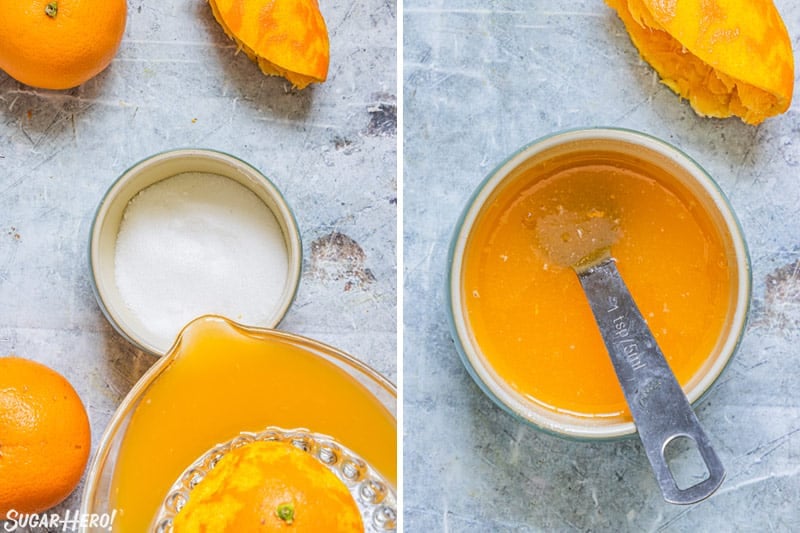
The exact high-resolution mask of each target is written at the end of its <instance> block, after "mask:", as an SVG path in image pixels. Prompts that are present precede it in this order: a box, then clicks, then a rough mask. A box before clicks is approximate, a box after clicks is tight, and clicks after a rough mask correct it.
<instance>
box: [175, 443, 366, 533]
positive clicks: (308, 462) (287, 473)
mask: <svg viewBox="0 0 800 533" xmlns="http://www.w3.org/2000/svg"><path fill="white" fill-rule="evenodd" d="M281 512H284V513H286V514H285V515H284V517H283V518H281V516H279V514H280V513H281ZM203 530H205V531H222V530H225V531H282V530H291V531H293V532H294V533H302V532H315V531H319V532H323V531H338V532H342V533H344V532H346V531H351V532H353V533H357V532H361V531H363V530H364V525H363V523H362V521H361V514H360V512H359V510H358V506H357V505H356V502H355V500H353V497H352V495H351V494H350V492H349V491H348V489H347V486H346V485H345V484H344V483H343V482H342V481H340V480H339V478H337V477H336V475H334V473H333V472H331V471H330V470H328V468H326V467H325V466H324V465H323V464H322V463H321V462H319V460H317V459H316V458H315V457H313V456H312V455H310V454H308V453H306V452H304V451H301V450H300V449H298V448H296V447H294V446H293V445H291V444H289V443H288V442H264V441H260V442H253V443H250V444H247V445H245V446H242V447H240V448H235V449H233V450H231V451H230V452H228V453H227V454H226V455H225V456H224V457H223V458H222V459H221V460H220V461H219V463H217V465H216V466H215V467H214V468H213V469H212V470H211V471H210V472H209V473H208V474H207V475H206V477H205V478H204V479H203V481H201V482H200V484H199V485H197V487H195V488H194V489H193V490H192V492H191V494H190V495H189V500H188V503H187V504H186V505H185V506H184V507H183V509H181V511H180V512H179V513H178V515H177V516H176V517H175V520H174V522H173V531H174V533H181V532H182V531H203Z"/></svg>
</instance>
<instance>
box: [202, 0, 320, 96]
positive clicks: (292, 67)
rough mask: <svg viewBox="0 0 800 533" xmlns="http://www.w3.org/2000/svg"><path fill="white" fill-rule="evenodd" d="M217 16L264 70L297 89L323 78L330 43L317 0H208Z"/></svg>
mask: <svg viewBox="0 0 800 533" xmlns="http://www.w3.org/2000/svg"><path fill="white" fill-rule="evenodd" d="M209 5H210V6H211V11H212V12H213V14H214V18H215V19H216V20H217V22H218V23H219V24H220V26H222V29H223V30H224V31H225V34H226V35H228V37H230V38H231V39H233V41H235V42H236V44H237V45H238V46H239V49H240V50H242V51H244V53H245V54H247V57H249V58H250V59H251V60H253V61H255V62H256V63H257V64H258V66H259V68H260V69H261V71H262V72H263V73H264V74H267V75H270V76H283V77H284V78H286V79H287V80H289V81H290V82H291V83H292V85H294V86H295V87H297V88H298V89H304V88H305V87H307V86H308V85H309V84H310V83H321V82H324V81H325V80H326V78H327V76H328V64H329V62H330V43H329V39H328V29H327V26H326V25H325V20H324V19H323V17H322V13H321V12H320V10H319V5H318V3H317V0H209Z"/></svg>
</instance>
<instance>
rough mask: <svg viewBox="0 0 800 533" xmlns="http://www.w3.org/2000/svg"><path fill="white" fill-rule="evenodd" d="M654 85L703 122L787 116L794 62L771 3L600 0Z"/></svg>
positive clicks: (755, 121) (751, 0) (754, 121)
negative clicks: (651, 72) (652, 74)
mask: <svg viewBox="0 0 800 533" xmlns="http://www.w3.org/2000/svg"><path fill="white" fill-rule="evenodd" d="M606 3H607V4H608V5H609V6H611V7H612V8H614V9H615V10H616V12H617V14H618V15H619V17H620V18H621V19H622V21H623V22H624V24H625V29H626V30H627V31H628V33H629V34H630V37H631V40H632V41H633V44H634V45H635V46H636V48H638V50H639V53H640V54H641V56H642V58H644V59H645V60H646V61H647V62H648V63H650V65H651V66H652V67H653V68H654V69H655V70H656V71H657V72H658V74H659V76H660V77H661V81H662V82H663V83H664V84H665V85H667V86H668V87H669V88H670V89H672V90H673V91H675V92H676V93H678V94H679V95H680V96H681V97H683V98H686V99H687V100H688V101H689V103H690V104H691V106H692V108H694V110H695V111H696V112H697V113H698V114H699V115H703V116H710V117H718V118H724V117H730V116H732V115H736V116H738V117H741V119H742V120H743V121H744V122H746V123H748V124H760V123H761V122H762V121H763V120H764V119H766V118H768V117H771V116H774V115H778V114H780V113H783V112H784V111H786V110H787V109H789V105H790V104H791V101H792V91H793V89H794V58H793V55H792V43H791V40H790V38H789V33H788V32H787V30H786V26H785V25H784V23H783V20H782V19H781V16H780V14H779V13H778V10H777V9H776V8H775V5H774V4H773V3H772V1H771V0H606Z"/></svg>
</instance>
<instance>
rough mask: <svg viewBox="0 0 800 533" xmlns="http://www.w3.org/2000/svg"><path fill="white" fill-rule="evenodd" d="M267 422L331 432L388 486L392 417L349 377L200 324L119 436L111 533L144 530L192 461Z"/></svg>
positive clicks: (250, 334)
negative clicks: (378, 474)
mask: <svg viewBox="0 0 800 533" xmlns="http://www.w3.org/2000/svg"><path fill="white" fill-rule="evenodd" d="M195 327H197V330H196V331H195ZM270 425H272V426H279V427H282V428H286V429H292V428H306V429H308V430H310V431H313V432H317V433H322V434H325V435H329V436H331V437H333V438H334V439H336V440H337V441H339V442H341V443H342V444H343V445H345V446H347V447H348V448H350V449H351V450H353V451H354V452H356V453H357V454H359V455H360V456H361V457H363V458H364V459H365V460H366V461H367V462H368V463H369V464H370V465H371V466H373V467H374V468H375V469H376V470H378V471H379V472H380V473H381V474H383V475H384V476H385V477H386V478H387V480H389V481H390V482H391V483H396V478H397V449H396V446H397V444H396V439H397V432H396V423H395V418H394V416H392V414H391V413H390V412H389V411H388V410H387V409H386V408H385V407H384V406H383V405H382V404H381V403H380V401H379V400H378V399H376V398H375V396H373V394H372V393H370V392H369V391H368V390H367V389H366V388H365V387H364V386H363V385H361V384H359V383H358V382H357V381H356V380H355V378H353V377H352V376H350V375H349V374H347V373H346V372H345V371H344V370H342V369H341V368H339V367H338V366H336V365H335V364H333V363H331V362H328V361H326V360H323V359H322V358H321V357H319V356H318V355H314V354H312V353H311V352H309V351H307V350H305V349H303V348H302V347H301V346H299V345H297V344H293V343H292V342H291V341H288V342H287V341H286V340H285V339H281V338H277V337H273V336H269V335H259V334H258V333H256V332H254V331H248V330H243V329H239V328H236V327H235V326H233V325H231V324H229V323H228V322H225V321H224V320H222V319H203V320H201V321H199V322H195V323H193V325H191V326H189V328H188V329H186V330H184V333H183V335H182V340H181V344H180V345H179V347H178V354H177V356H176V358H175V359H174V360H173V361H172V362H171V363H170V364H169V366H168V367H167V368H166V369H165V370H164V371H163V373H161V375H159V376H158V377H157V378H156V379H155V381H154V382H153V383H152V384H151V385H150V387H149V388H148V389H147V391H146V392H145V393H144V394H143V395H142V397H141V399H140V401H139V403H138V405H137V407H136V409H135V411H134V413H133V416H132V417H131V420H130V424H129V425H128V427H127V429H126V430H125V436H124V438H123V440H122V443H121V446H120V450H119V455H118V459H117V463H116V469H115V471H114V477H113V480H112V486H111V502H110V507H111V508H112V509H117V510H118V513H117V516H116V520H115V522H114V526H115V527H114V529H115V531H123V532H127V531H132V532H133V531H136V532H138V531H146V530H147V529H148V528H149V526H150V524H151V521H152V520H153V519H154V517H155V516H156V514H157V512H158V509H159V508H160V506H161V504H162V502H163V500H164V498H165V497H166V495H167V492H168V490H169V488H170V487H171V486H172V484H173V483H174V482H175V481H176V480H177V479H178V477H179V476H180V475H181V473H182V472H183V471H184V470H185V469H186V468H187V467H188V466H189V465H190V464H191V463H192V462H193V461H195V460H196V459H197V458H198V457H200V456H201V455H203V454H204V453H205V452H207V451H208V450H209V449H211V448H212V447H214V446H215V445H217V444H219V443H222V442H227V441H228V440H230V439H232V438H233V437H235V436H236V435H238V434H239V433H240V432H242V431H251V432H259V431H262V430H263V429H265V428H266V427H267V426H270Z"/></svg>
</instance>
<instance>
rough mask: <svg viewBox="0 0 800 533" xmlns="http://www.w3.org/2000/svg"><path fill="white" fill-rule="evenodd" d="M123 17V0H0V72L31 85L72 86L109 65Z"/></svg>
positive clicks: (56, 87) (124, 18) (117, 44)
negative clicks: (1, 44)
mask: <svg viewBox="0 0 800 533" xmlns="http://www.w3.org/2000/svg"><path fill="white" fill-rule="evenodd" d="M126 16H127V4H126V3H125V0H0V43H3V46H2V47H0V69H2V70H4V71H5V72H6V73H7V74H8V75H9V76H11V77H12V78H14V79H16V80H17V81H20V82H22V83H24V84H26V85H30V86H31V87H38V88H42V89H69V88H72V87H76V86H78V85H80V84H82V83H84V82H86V81H87V80H89V79H91V78H93V77H94V76H96V75H97V74H99V73H100V72H101V71H102V70H103V69H105V68H106V67H107V66H108V65H109V64H110V63H111V60H112V59H113V58H114V56H115V55H116V53H117V49H118V48H119V45H120V42H121V41H122V34H123V33H124V31H125V20H126Z"/></svg>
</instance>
